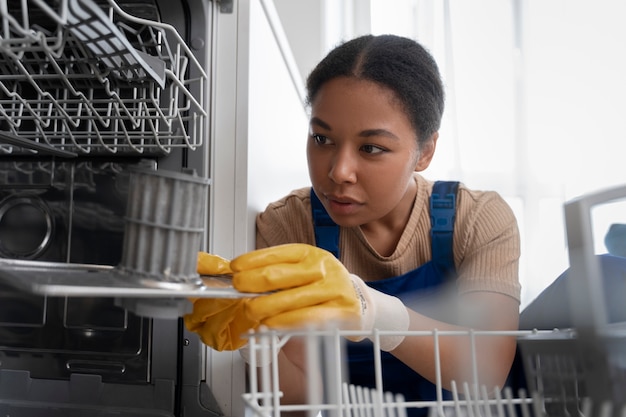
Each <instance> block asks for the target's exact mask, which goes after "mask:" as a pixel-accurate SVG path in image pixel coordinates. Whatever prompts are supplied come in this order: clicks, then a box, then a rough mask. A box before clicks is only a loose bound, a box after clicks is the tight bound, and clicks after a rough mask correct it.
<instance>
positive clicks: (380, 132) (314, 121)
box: [310, 117, 399, 139]
mask: <svg viewBox="0 0 626 417" xmlns="http://www.w3.org/2000/svg"><path fill="white" fill-rule="evenodd" d="M310 125H311V126H319V127H321V128H322V129H326V130H328V131H332V130H333V129H332V128H331V127H330V125H329V124H328V123H326V122H325V121H323V120H322V119H320V118H319V117H312V118H311V121H310ZM359 136H361V137H364V138H369V137H373V136H385V137H388V138H390V139H399V138H398V136H396V135H395V134H394V133H393V132H391V131H389V130H387V129H365V130H363V131H361V132H360V133H359Z"/></svg>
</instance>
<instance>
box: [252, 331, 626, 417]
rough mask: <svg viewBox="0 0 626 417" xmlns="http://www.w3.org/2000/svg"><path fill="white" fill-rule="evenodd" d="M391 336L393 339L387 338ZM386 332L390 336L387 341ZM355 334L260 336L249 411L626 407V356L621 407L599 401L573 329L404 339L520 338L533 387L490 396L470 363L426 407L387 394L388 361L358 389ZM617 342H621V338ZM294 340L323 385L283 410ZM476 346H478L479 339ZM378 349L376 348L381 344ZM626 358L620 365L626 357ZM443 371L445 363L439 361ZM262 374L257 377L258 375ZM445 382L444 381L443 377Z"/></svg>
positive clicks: (380, 415) (352, 414)
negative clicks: (351, 359)
mask: <svg viewBox="0 0 626 417" xmlns="http://www.w3.org/2000/svg"><path fill="white" fill-rule="evenodd" d="M387 333H388V332H387ZM387 333H386V334H387ZM354 334H355V332H353V331H352V332H346V331H341V330H331V329H329V330H302V331H287V332H284V331H283V332H277V331H269V330H266V331H258V332H256V333H254V334H251V335H250V342H249V345H248V348H249V350H250V355H249V358H248V378H249V389H248V391H247V392H246V393H245V394H244V395H243V400H244V402H245V405H246V409H247V410H249V412H250V413H251V415H253V416H258V417H278V416H281V415H284V413H287V415H288V414H289V413H290V412H303V413H304V414H305V415H307V416H338V417H361V416H362V417H395V416H397V417H404V416H407V413H410V411H411V409H423V410H426V411H423V413H425V414H424V415H428V416H467V417H478V416H487V417H496V416H497V417H513V416H520V417H531V416H534V417H539V416H581V417H582V416H585V417H590V416H607V417H609V416H618V415H619V416H623V415H624V413H626V407H625V406H624V403H623V402H621V401H620V398H621V396H620V394H619V393H620V392H621V393H624V392H626V386H625V385H621V383H622V382H623V381H624V380H623V379H622V378H623V374H621V373H622V372H623V371H624V369H626V368H622V369H618V368H619V366H621V365H620V364H622V363H623V362H624V361H626V349H621V350H620V349H614V352H613V353H614V356H615V358H614V359H613V360H612V363H613V365H614V366H615V367H616V369H614V371H615V372H614V374H615V375H618V378H617V379H616V380H615V381H614V383H615V386H614V387H613V388H614V391H615V399H614V401H603V402H602V403H598V402H594V399H593V398H591V397H589V396H588V392H587V391H588V390H587V389H586V387H587V386H588V385H589V384H592V383H594V381H593V380H588V379H585V378H588V377H589V375H587V374H586V373H585V372H584V371H583V369H584V364H583V363H582V361H583V359H582V358H580V356H579V355H578V354H577V351H576V349H577V343H576V341H577V340H578V339H577V338H576V333H575V332H574V331H572V330H551V331H537V330H534V331H515V332H487V331H483V332H477V331H460V332H459V331H455V332H445V331H437V330H434V331H423V332H414V331H413V332H402V333H398V334H403V335H405V336H406V337H428V338H433V340H434V342H435V343H437V339H439V338H441V337H470V338H473V337H474V336H477V335H480V336H481V337H482V336H487V337H488V336H491V335H493V336H502V335H513V336H515V337H517V339H518V349H520V353H521V357H522V358H523V367H524V373H525V375H526V380H527V388H521V389H513V388H512V387H504V388H502V389H496V390H494V391H493V392H491V393H488V392H487V389H486V388H485V387H484V385H481V383H480V380H479V378H478V376H477V375H478V370H477V365H476V363H475V361H474V363H472V364H470V366H471V368H472V369H471V371H472V372H471V373H472V375H473V378H472V379H473V380H472V381H464V382H453V383H452V387H451V390H450V391H451V393H452V398H451V399H444V396H443V395H442V393H443V390H442V385H441V382H440V381H438V382H437V384H436V386H437V398H435V399H432V400H427V401H412V402H411V401H406V400H405V399H404V398H403V397H402V396H401V395H398V394H394V393H390V392H385V391H384V390H383V389H382V383H381V379H380V375H381V372H382V369H381V366H382V365H381V362H380V361H378V362H376V363H375V375H376V378H377V384H376V388H365V387H360V386H355V385H351V384H350V382H349V381H348V378H347V372H346V370H345V369H344V364H345V363H346V358H345V356H344V355H345V351H344V344H345V342H344V337H345V336H346V335H354ZM613 336H615V337H617V338H618V339H619V338H620V337H619V336H620V335H619V333H617V334H614V335H613ZM291 338H303V340H304V343H305V345H306V352H307V353H306V355H307V363H308V366H309V368H310V369H315V370H319V371H320V378H321V380H320V382H321V384H318V385H316V384H310V385H312V387H310V388H309V391H308V400H307V401H306V403H302V404H289V405H287V404H281V397H282V392H281V391H280V389H279V382H280V379H279V374H278V366H277V364H276V361H275V360H274V358H276V357H277V355H278V352H279V351H280V349H281V348H282V346H283V345H284V344H285V343H286V342H287V341H288V340H290V339H291ZM472 340H474V339H472ZM374 345H375V344H374ZM620 356H621V358H620ZM435 360H436V362H437V363H436V364H435V365H436V369H438V370H440V369H441V363H440V362H439V358H438V356H437V357H436V359H435ZM255 369H256V370H257V372H253V370H255ZM439 377H440V375H439Z"/></svg>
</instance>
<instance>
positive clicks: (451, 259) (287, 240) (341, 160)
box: [186, 35, 520, 411]
mask: <svg viewBox="0 0 626 417" xmlns="http://www.w3.org/2000/svg"><path fill="white" fill-rule="evenodd" d="M307 92H308V101H309V105H310V124H309V132H308V145H307V157H308V165H309V174H310V178H311V183H312V187H306V188H302V189H299V190H295V191H293V192H292V193H290V194H289V195H287V196H286V197H284V198H283V199H281V200H280V201H277V202H275V203H272V204H270V205H269V206H268V207H267V209H266V210H265V211H264V212H263V213H261V214H260V215H259V216H258V218H257V248H259V250H257V251H253V252H250V253H248V254H244V255H242V256H240V257H238V258H236V259H234V260H233V261H232V262H230V264H228V262H226V261H223V260H220V259H219V258H216V257H210V255H206V254H205V255H204V256H209V257H210V258H207V259H209V260H210V262H208V263H205V267H202V266H201V263H199V272H200V273H210V272H214V271H213V269H212V268H214V266H215V265H222V267H226V268H231V269H232V271H234V275H233V284H234V286H235V287H236V288H237V289H239V290H240V291H251V292H259V291H275V292H274V293H272V294H270V295H266V296H262V297H257V298H253V299H247V300H238V301H231V300H229V301H224V302H222V303H225V304H224V306H225V305H227V306H228V308H227V311H229V312H228V313H226V314H225V313H224V311H225V310H224V309H223V308H221V307H220V306H215V304H213V305H211V303H210V302H207V301H206V300H205V301H197V302H196V303H195V305H194V312H193V314H191V315H189V316H187V317H186V323H187V326H188V328H190V329H191V330H193V331H196V332H198V333H199V334H200V336H201V337H202V338H203V340H204V341H205V343H207V344H209V345H210V346H212V347H214V348H217V349H236V348H238V347H240V346H242V344H244V343H245V341H244V340H243V339H240V338H239V337H238V335H239V334H240V332H242V331H245V330H246V329H248V328H256V327H257V326H258V325H259V324H265V325H268V326H270V327H278V328H284V327H293V326H301V325H303V324H306V323H307V322H311V321H316V322H319V321H322V320H330V319H334V320H340V322H341V323H343V325H344V326H345V328H348V329H359V330H364V331H371V330H372V329H374V328H376V329H379V330H399V331H405V330H432V329H435V328H436V329H439V330H459V329H469V328H473V329H483V330H516V329H517V325H518V317H519V296H520V286H519V282H518V258H519V246H520V244H519V233H518V229H517V224H516V221H515V217H514V215H513V213H512V211H511V210H510V208H509V207H508V206H507V204H506V203H505V202H504V200H503V199H502V198H501V197H500V196H499V195H498V194H496V193H494V192H483V191H473V190H470V189H468V188H466V187H465V186H464V185H463V184H455V183H447V184H437V185H436V187H437V188H436V189H435V191H433V187H435V185H434V183H433V182H432V181H429V180H426V179H425V178H423V177H422V176H421V175H420V174H419V172H420V171H423V170H425V169H426V168H427V167H428V166H429V164H430V162H431V159H432V158H433V155H434V152H435V148H436V145H437V140H438V137H439V134H438V130H439V126H440V122H441V117H442V113H443V109H444V91H443V85H442V81H441V78H440V75H439V71H438V68H437V65H436V63H435V61H434V60H433V58H432V57H431V55H430V54H429V53H428V52H427V51H426V50H425V49H424V48H423V47H422V46H421V45H419V44H418V43H416V42H414V41H412V40H410V39H407V38H403V37H398V36H393V35H384V36H371V35H368V36H363V37H359V38H357V39H354V40H351V41H348V42H346V43H344V44H342V45H340V46H338V47H337V48H335V49H334V50H333V51H331V52H330V53H329V54H328V55H327V56H326V57H325V58H324V59H323V60H322V61H321V62H320V63H319V64H318V65H317V67H316V68H315V69H314V70H313V72H312V73H311V74H310V76H309V78H308V80H307ZM440 186H441V187H442V188H439V187H440ZM432 194H435V195H434V196H432V197H433V198H431V195H432ZM319 247H321V248H322V249H320V248H319ZM209 264H210V265H211V266H210V267H208V268H207V267H206V265H209ZM224 265H225V266H224ZM433 300H434V301H433ZM238 332H239V333H238ZM372 334H373V333H372ZM372 337H373V336H369V337H368V336H367V335H366V336H365V337H355V338H353V340H352V341H351V342H350V343H349V347H348V353H349V355H348V356H349V361H350V378H351V382H352V383H356V384H358V385H369V386H373V379H374V376H373V374H372V363H373V355H372V353H371V352H372V348H371V343H370V341H369V340H367V339H369V338H372ZM363 339H366V340H363ZM469 342H470V341H469V338H461V337H442V338H441V340H440V346H439V351H440V355H441V363H442V369H441V373H442V379H443V384H444V387H446V388H448V387H449V386H450V383H451V381H457V383H461V382H464V381H470V382H471V381H472V378H471V373H472V369H471V367H470V364H471V363H472V362H473V359H472V355H475V360H476V362H477V364H478V367H479V370H480V375H479V376H480V382H481V384H484V385H485V386H487V387H488V388H489V389H493V388H494V387H502V386H503V384H504V382H505V379H506V377H507V374H508V371H509V368H510V366H511V363H512V360H513V357H514V353H515V346H516V343H515V338H514V337H510V336H498V337H495V336H486V337H477V341H476V351H475V352H473V351H472V349H471V347H470V343H469ZM380 348H381V350H383V351H384V352H383V353H384V361H385V362H384V364H383V370H384V372H385V373H384V375H383V378H384V389H385V390H386V391H392V392H401V393H403V394H404V395H405V397H406V399H408V400H425V399H433V398H435V390H434V386H433V384H432V382H433V381H434V380H435V367H434V363H435V361H434V359H433V358H434V346H433V338H432V337H400V336H393V335H392V336H383V337H381V338H380ZM304 359H305V358H304V355H303V351H302V347H301V346H299V345H298V342H297V341H293V342H290V343H288V344H287V345H286V346H284V348H283V349H282V350H281V352H280V355H279V358H278V360H279V368H280V372H281V374H280V377H281V386H282V387H284V393H285V397H284V399H283V402H284V403H289V402H298V403H301V402H304V401H306V400H305V398H304V397H303V395H304V391H305V390H304V386H305V385H306V379H307V370H306V368H305V360H304ZM418 411H419V410H418Z"/></svg>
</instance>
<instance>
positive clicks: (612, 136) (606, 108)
mask: <svg viewBox="0 0 626 417" xmlns="http://www.w3.org/2000/svg"><path fill="white" fill-rule="evenodd" d="M400 3H401V4H400ZM370 7H371V10H370V13H369V16H371V30H372V33H375V34H380V33H395V34H399V35H404V36H409V37H413V38H414V39H416V40H418V41H420V42H421V43H422V44H423V45H425V46H426V47H428V48H429V49H430V50H431V52H432V53H433V55H434V56H435V58H436V59H437V62H438V63H439V64H440V70H441V72H442V75H443V78H444V80H445V84H446V89H447V97H448V98H447V104H446V106H447V107H446V113H445V116H444V123H443V126H442V129H441V132H440V139H439V142H438V150H437V155H436V156H435V160H434V162H433V164H432V166H431V167H430V168H429V169H428V170H427V171H426V172H425V173H424V175H425V176H427V177H429V178H431V179H453V178H454V179H460V180H461V181H463V182H464V183H466V184H467V185H468V186H469V187H470V188H475V189H492V190H496V191H498V192H499V193H500V194H501V195H502V196H503V197H505V198H506V199H507V201H508V202H509V203H510V204H511V206H512V207H513V209H514V211H515V212H516V215H517V218H518V221H519V225H520V232H521V237H522V259H521V269H520V279H521V282H522V285H523V292H522V307H524V306H525V305H526V304H528V303H529V302H530V301H532V299H533V298H534V297H536V296H537V295H538V294H539V292H540V291H541V290H542V289H544V288H545V287H546V286H547V285H549V284H550V283H551V282H552V281H553V280H554V279H555V278H556V277H557V276H558V275H559V274H560V273H561V272H562V271H563V270H564V269H566V268H567V266H568V260H567V248H566V244H565V243H566V239H565V230H564V221H563V214H562V207H563V203H564V202H565V201H567V200H569V199H571V198H573V197H575V196H577V195H581V194H584V193H588V192H592V191H597V190H599V189H603V188H606V187H610V186H614V185H617V184H623V183H624V182H626V172H625V171H624V169H623V168H622V166H623V159H624V158H625V157H626V154H625V153H624V145H623V144H622V143H623V142H624V140H625V137H624V136H625V133H624V132H625V131H626V129H625V128H624V127H625V124H626V99H625V97H626V80H625V79H624V78H625V77H624V74H626V48H624V45H623V43H624V42H623V40H624V39H626V26H625V25H623V22H624V21H625V20H626V2H622V1H620V0H596V1H583V0H510V1H502V0H473V1H471V2H468V1H465V0H401V1H400V0H398V1H397V2H394V3H393V7H391V6H390V5H389V2H387V1H386V0H370ZM598 232H599V233H604V232H605V231H602V230H599V231H598ZM596 240H599V241H602V239H601V238H600V239H598V238H596Z"/></svg>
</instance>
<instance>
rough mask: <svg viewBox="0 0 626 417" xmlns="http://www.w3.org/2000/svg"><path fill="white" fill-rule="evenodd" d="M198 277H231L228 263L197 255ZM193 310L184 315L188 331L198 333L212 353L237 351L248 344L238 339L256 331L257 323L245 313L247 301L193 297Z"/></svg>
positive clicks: (202, 253) (214, 257) (204, 253)
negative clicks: (216, 351) (214, 351)
mask: <svg viewBox="0 0 626 417" xmlns="http://www.w3.org/2000/svg"><path fill="white" fill-rule="evenodd" d="M198 273H199V274H200V275H223V274H230V273H232V270H231V268H230V262H229V261H228V260H227V259H224V258H221V257H219V256H217V255H211V254H209V253H206V252H200V253H199V254H198ZM191 301H192V302H193V311H192V313H191V314H187V315H185V316H184V321H185V326H186V327H187V329H188V330H189V331H192V332H195V333H198V335H199V336H200V339H201V340H202V342H203V343H204V344H206V345H208V346H210V347H212V348H213V349H215V350H219V351H222V350H237V349H239V348H240V347H242V346H244V345H246V344H247V343H248V340H247V339H244V338H242V337H241V336H242V335H243V334H245V333H246V332H248V331H249V330H250V329H256V328H257V327H258V326H259V322H258V321H256V320H254V319H253V318H249V317H248V316H247V315H246V314H245V305H246V303H247V302H248V301H249V299H246V298H237V299H230V298H215V299H214V298H196V299H192V300H191Z"/></svg>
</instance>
